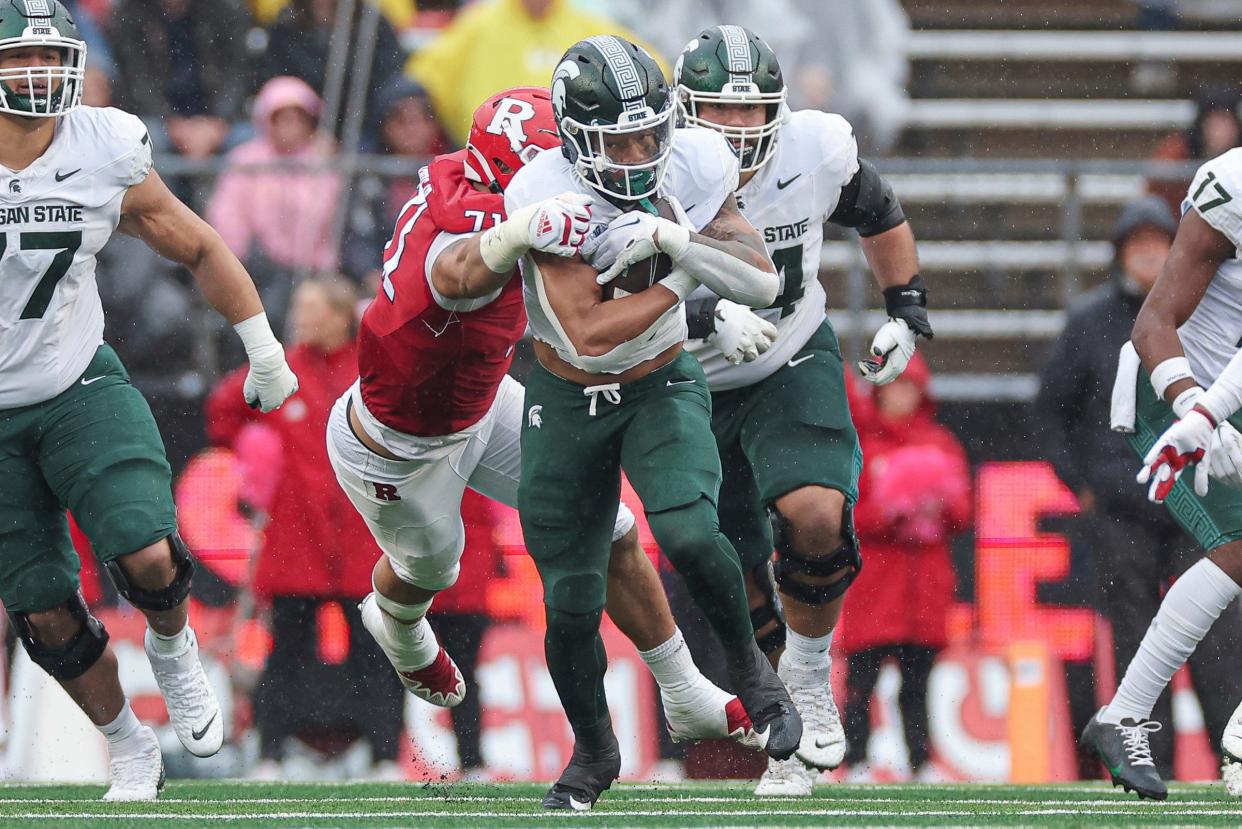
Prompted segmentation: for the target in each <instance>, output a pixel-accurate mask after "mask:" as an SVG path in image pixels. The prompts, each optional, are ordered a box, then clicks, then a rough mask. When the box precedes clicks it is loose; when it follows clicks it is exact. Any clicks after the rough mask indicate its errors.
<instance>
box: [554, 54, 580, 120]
mask: <svg viewBox="0 0 1242 829" xmlns="http://www.w3.org/2000/svg"><path fill="white" fill-rule="evenodd" d="M581 74H582V70H581V69H579V68H578V64H577V63H576V62H575V61H572V60H566V61H561V65H560V66H558V67H556V71H555V72H553V73H552V109H553V110H555V112H556V117H557V118H560V117H561V113H562V112H564V111H565V96H566V94H567V93H566V91H565V84H566V83H568V82H569V81H572V80H573V79H574V78H576V77H578V76H579V75H581Z"/></svg>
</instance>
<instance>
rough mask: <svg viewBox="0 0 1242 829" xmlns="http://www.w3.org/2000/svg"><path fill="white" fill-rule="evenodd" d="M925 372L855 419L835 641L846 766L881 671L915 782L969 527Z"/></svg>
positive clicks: (957, 455) (860, 760) (956, 460)
mask: <svg viewBox="0 0 1242 829" xmlns="http://www.w3.org/2000/svg"><path fill="white" fill-rule="evenodd" d="M930 379H931V378H930V373H929V372H928V370H927V364H926V363H925V362H924V361H923V358H922V357H921V356H919V355H916V356H915V357H914V359H913V360H911V361H910V365H909V367H908V368H907V369H906V371H905V373H904V374H902V375H901V377H899V378H898V379H897V380H895V381H893V382H892V383H890V384H889V385H887V386H879V387H874V388H872V389H871V401H872V403H873V406H872V407H870V408H871V410H870V411H867V410H866V409H867V408H868V407H863V410H862V411H856V412H854V421H855V423H856V424H857V427H858V437H859V441H860V442H861V444H862V449H863V455H864V457H866V459H867V461H866V465H865V467H864V469H863V479H862V482H861V485H860V491H861V497H860V498H859V501H858V504H857V505H856V506H855V508H854V522H855V526H856V530H857V532H858V538H859V544H860V546H861V547H862V549H863V550H864V551H865V552H864V566H863V569H862V573H861V574H860V575H859V576H858V580H857V581H855V582H854V585H853V586H852V587H851V588H850V590H849V592H848V593H846V594H845V596H846V598H845V611H844V614H843V620H842V625H841V628H840V629H839V631H840V633H839V634H838V636H837V642H838V644H839V645H840V647H841V650H842V652H844V653H845V654H847V655H848V656H849V692H848V696H847V704H846V710H845V733H846V735H847V736H848V738H849V750H848V752H847V754H846V757H845V762H846V763H848V764H849V765H850V766H852V767H861V766H862V765H863V764H865V763H866V759H867V743H868V740H869V739H870V736H871V719H870V706H871V694H872V691H873V690H874V689H875V684H876V679H877V678H878V677H879V673H880V668H881V666H882V665H883V663H884V662H885V660H887V659H894V660H896V662H897V665H898V667H899V668H900V669H901V692H900V694H899V695H898V704H899V707H900V709H901V721H902V725H903V726H904V730H905V737H906V746H907V748H908V749H909V754H910V768H911V772H912V774H913V775H914V776H915V777H916V778H917V779H934V778H935V769H934V767H933V766H931V765H930V764H929V763H930V759H931V755H930V751H929V736H928V728H927V680H928V677H929V676H930V675H931V669H932V664H933V663H934V662H935V659H936V653H937V652H938V651H940V650H942V649H943V648H944V647H945V645H946V643H947V631H946V623H947V619H948V612H949V606H950V604H951V603H952V601H953V594H954V591H955V586H956V580H955V576H954V573H953V563H952V560H951V557H950V552H949V541H950V539H951V537H952V536H953V535H954V534H955V533H959V532H961V531H962V530H964V529H965V528H966V527H967V525H968V524H969V522H970V514H971V495H970V468H969V466H968V464H967V462H966V452H965V450H964V449H963V448H962V446H961V444H960V443H959V442H958V440H957V438H955V437H954V436H953V434H952V433H951V432H950V431H949V430H948V429H946V428H944V427H943V426H941V425H940V424H938V423H937V422H936V419H935V405H934V404H933V402H932V400H931V398H930V397H928V394H927V386H928V382H929V381H930Z"/></svg>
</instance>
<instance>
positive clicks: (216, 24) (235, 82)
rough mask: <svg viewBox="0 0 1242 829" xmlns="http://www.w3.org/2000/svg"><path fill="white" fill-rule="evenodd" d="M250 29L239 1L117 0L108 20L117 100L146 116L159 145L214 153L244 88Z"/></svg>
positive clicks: (236, 114)
mask: <svg viewBox="0 0 1242 829" xmlns="http://www.w3.org/2000/svg"><path fill="white" fill-rule="evenodd" d="M249 28H250V14H249V12H247V11H246V7H245V6H244V5H243V3H242V0H213V1H212V2H211V3H202V2H197V3H196V2H194V0H120V2H119V3H118V4H117V6H116V8H115V9H113V11H112V16H111V19H110V21H109V26H108V37H109V39H110V41H111V43H112V48H113V55H114V57H115V60H116V75H115V77H114V81H115V90H114V93H115V100H116V105H117V106H118V107H120V108H121V109H124V110H128V111H129V112H132V113H134V114H135V115H138V116H139V117H141V118H143V119H144V120H146V121H147V126H148V127H149V128H151V130H152V132H151V137H152V139H153V140H154V141H155V149H156V150H157V151H158V150H166V149H168V148H170V147H171V148H172V149H174V150H175V151H176V152H178V153H180V154H181V155H184V156H187V157H189V158H207V157H209V156H212V155H215V154H216V153H218V152H220V151H221V150H222V149H224V148H225V145H226V140H227V139H228V137H229V131H230V129H231V127H232V125H233V123H234V122H235V121H237V120H238V119H239V118H240V117H241V114H242V105H243V104H244V103H245V99H246V95H247V94H248V93H249V91H250V90H249V83H250V77H249V75H248V73H247V71H246V66H247V52H246V32H247V31H248V30H249ZM161 125H162V126H163V131H161V130H160V129H158V127H160V126H161Z"/></svg>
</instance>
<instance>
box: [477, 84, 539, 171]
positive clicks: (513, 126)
mask: <svg viewBox="0 0 1242 829" xmlns="http://www.w3.org/2000/svg"><path fill="white" fill-rule="evenodd" d="M534 117H535V108H534V107H533V106H531V104H530V102H529V101H523V100H521V99H520V98H502V99H501V101H500V103H498V104H497V105H496V113H495V114H494V115H493V116H492V121H491V123H490V124H488V125H487V131H488V132H489V133H491V134H492V135H500V136H503V137H505V138H507V139H508V140H509V149H511V150H513V153H514V155H516V156H518V157H522V155H523V150H525V149H526V142H527V141H529V140H530V138H529V137H528V136H527V135H526V127H525V124H526V122H527V121H529V120H530V119H532V118H534ZM527 160H529V159H526V158H523V161H527Z"/></svg>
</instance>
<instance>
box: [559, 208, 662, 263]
mask: <svg viewBox="0 0 1242 829" xmlns="http://www.w3.org/2000/svg"><path fill="white" fill-rule="evenodd" d="M654 223H655V216H652V215H651V214H650V213H643V212H640V211H637V210H635V211H631V212H629V213H622V214H621V215H620V216H618V217H616V218H615V219H613V220H612V221H611V222H609V223H608V225H607V226H606V227H602V228H600V231H599V232H598V233H596V234H595V235H593V236H589V237H587V240H586V241H585V242H583V243H582V247H581V248H580V249H579V251H578V252H579V253H581V254H582V258H583V259H585V260H586V261H587V263H588V264H590V265H591V266H592V267H593V268H595V270H597V271H606V270H608V269H609V268H611V267H612V265H613V263H615V262H616V261H617V257H618V256H620V255H621V251H623V250H625V248H626V247H627V246H628V245H630V244H631V243H633V242H638V241H641V240H644V239H650V238H651V235H652V234H653V233H654V232H655V228H654ZM648 255H650V254H648ZM634 261H635V262H637V261H640V260H639V259H635V260H634Z"/></svg>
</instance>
